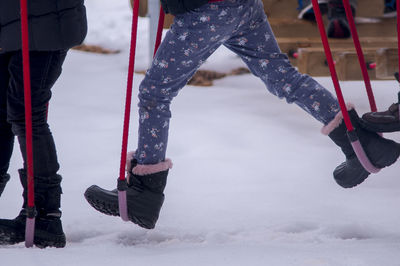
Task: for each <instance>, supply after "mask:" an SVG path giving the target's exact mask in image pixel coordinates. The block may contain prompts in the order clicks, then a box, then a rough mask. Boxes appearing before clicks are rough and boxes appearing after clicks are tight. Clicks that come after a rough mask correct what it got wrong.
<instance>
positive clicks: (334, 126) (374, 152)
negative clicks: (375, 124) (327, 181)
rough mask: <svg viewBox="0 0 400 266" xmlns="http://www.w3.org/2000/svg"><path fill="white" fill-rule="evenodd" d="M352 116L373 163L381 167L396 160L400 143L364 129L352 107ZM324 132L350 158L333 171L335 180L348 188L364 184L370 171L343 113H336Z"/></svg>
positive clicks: (399, 152)
mask: <svg viewBox="0 0 400 266" xmlns="http://www.w3.org/2000/svg"><path fill="white" fill-rule="evenodd" d="M349 115H350V119H351V122H352V124H353V127H354V128H355V132H356V133H357V136H358V138H359V140H360V143H361V145H362V147H363V148H364V151H365V153H366V154H367V156H368V158H369V160H370V161H371V163H372V164H373V165H374V166H375V167H377V168H384V167H386V166H390V165H392V164H393V163H395V162H396V161H397V159H398V158H399V156H400V144H398V143H396V142H394V141H392V140H388V139H385V138H383V137H381V136H379V135H378V134H376V133H375V132H370V131H367V130H365V129H364V128H362V126H361V124H360V120H361V119H360V118H359V117H358V114H357V112H356V111H355V110H354V109H351V110H349ZM322 131H323V133H325V134H327V135H328V136H329V137H330V138H331V139H332V140H333V142H334V143H335V144H336V145H338V146H339V147H340V148H341V149H342V151H343V153H344V154H345V156H346V161H345V162H343V163H342V164H340V165H339V166H338V167H336V169H335V170H334V172H333V176H334V179H335V181H336V182H337V183H338V184H339V185H340V186H342V187H344V188H351V187H354V186H357V185H359V184H361V183H362V182H363V181H364V180H365V179H366V178H367V177H368V176H369V174H370V173H369V172H368V171H366V170H365V169H364V167H363V166H362V165H361V163H360V161H359V160H358V158H357V156H356V154H355V153H354V151H353V147H352V146H351V143H350V141H349V138H348V136H347V128H346V125H345V123H344V122H343V116H342V114H341V113H339V114H338V115H336V117H335V119H334V120H333V121H332V122H330V123H329V124H328V125H327V126H325V127H324V128H323V130H322Z"/></svg>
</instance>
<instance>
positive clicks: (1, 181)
mask: <svg viewBox="0 0 400 266" xmlns="http://www.w3.org/2000/svg"><path fill="white" fill-rule="evenodd" d="M8 180H10V175H9V174H0V196H1V194H2V193H3V191H4V188H5V187H6V184H7V182H8Z"/></svg>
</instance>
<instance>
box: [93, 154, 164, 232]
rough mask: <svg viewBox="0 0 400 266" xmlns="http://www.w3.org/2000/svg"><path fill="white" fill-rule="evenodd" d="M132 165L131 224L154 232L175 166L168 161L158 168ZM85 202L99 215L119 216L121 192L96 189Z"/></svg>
mask: <svg viewBox="0 0 400 266" xmlns="http://www.w3.org/2000/svg"><path fill="white" fill-rule="evenodd" d="M130 165H131V166H130V167H128V170H129V178H128V187H127V190H126V196H127V206H128V217H129V220H130V221H131V222H133V223H135V224H137V225H139V226H140V227H143V228H146V229H153V228H154V227H155V225H156V222H157V220H158V217H159V214H160V210H161V207H162V204H163V202H164V193H163V192H164V189H165V186H166V184H167V176H168V169H169V168H171V166H172V163H171V161H170V160H169V159H167V160H166V161H165V162H161V163H159V164H156V165H138V164H137V161H136V160H135V159H133V160H131V163H130ZM132 169H133V170H132ZM154 169H157V170H155V171H156V172H155V171H154ZM138 173H140V175H139V174H138ZM85 198H86V200H87V201H88V203H89V204H90V205H91V206H92V207H93V208H95V209H96V210H97V211H99V212H101V213H104V214H107V215H112V216H119V207H118V190H117V189H114V190H111V191H110V190H105V189H102V188H100V187H98V186H96V185H93V186H91V187H89V188H88V189H87V190H86V192H85Z"/></svg>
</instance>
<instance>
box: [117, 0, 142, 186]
mask: <svg viewBox="0 0 400 266" xmlns="http://www.w3.org/2000/svg"><path fill="white" fill-rule="evenodd" d="M138 15H139V0H135V1H134V3H133V15H132V31H131V46H130V55H129V67H128V84H127V89H126V102H125V117H124V129H123V134H122V151H121V164H120V171H119V179H120V180H125V167H126V155H127V150H128V135H129V120H130V112H131V104H132V88H133V73H134V71H135V55H136V37H137V26H138Z"/></svg>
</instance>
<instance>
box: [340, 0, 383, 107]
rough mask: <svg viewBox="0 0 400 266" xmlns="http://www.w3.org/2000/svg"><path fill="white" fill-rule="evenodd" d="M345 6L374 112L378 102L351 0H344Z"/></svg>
mask: <svg viewBox="0 0 400 266" xmlns="http://www.w3.org/2000/svg"><path fill="white" fill-rule="evenodd" d="M343 6H344V9H345V11H346V17H347V21H348V22H349V26H350V32H351V36H352V37H353V42H354V47H355V49H356V51H357V56H358V61H359V63H360V68H361V72H362V76H363V79H364V84H365V88H366V90H367V95H368V100H369V105H370V108H371V111H372V112H376V111H377V109H376V103H375V97H374V93H373V91H372V87H371V80H370V78H369V75H368V70H367V64H366V63H365V58H364V53H363V51H362V49H361V44H360V39H359V37H358V33H357V29H356V24H355V23H354V17H353V12H352V10H351V6H350V3H349V0H343Z"/></svg>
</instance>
